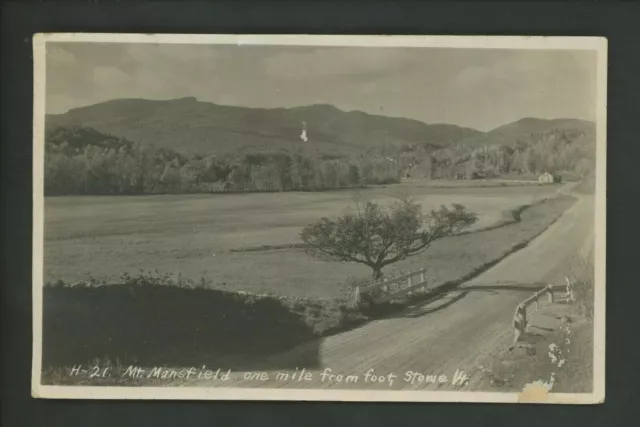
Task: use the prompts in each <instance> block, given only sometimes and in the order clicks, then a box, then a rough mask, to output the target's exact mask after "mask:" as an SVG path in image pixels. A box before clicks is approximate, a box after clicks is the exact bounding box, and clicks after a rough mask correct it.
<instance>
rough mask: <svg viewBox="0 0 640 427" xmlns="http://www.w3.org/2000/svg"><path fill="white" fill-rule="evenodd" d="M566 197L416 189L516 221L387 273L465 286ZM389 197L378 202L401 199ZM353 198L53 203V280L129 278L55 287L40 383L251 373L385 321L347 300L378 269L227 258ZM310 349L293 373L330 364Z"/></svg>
mask: <svg viewBox="0 0 640 427" xmlns="http://www.w3.org/2000/svg"><path fill="white" fill-rule="evenodd" d="M556 188H557V187H556V186H545V187H539V186H528V187H502V186H500V187H495V188H489V187H486V188H463V187H460V188H455V189H453V188H447V189H439V188H433V187H428V186H423V187H420V186H418V185H415V184H414V185H407V186H405V190H407V191H408V192H411V193H412V194H413V195H414V196H416V197H418V198H420V200H422V201H423V205H424V207H425V208H430V207H436V205H437V204H440V203H453V202H457V203H464V204H466V205H467V206H469V207H470V208H472V209H474V210H476V211H478V213H479V214H480V217H481V223H480V224H479V225H477V226H476V227H480V228H486V227H491V226H493V225H495V224H496V223H501V222H504V221H505V218H507V217H508V216H509V215H511V222H510V223H508V224H506V225H504V226H500V227H493V228H490V229H486V230H479V231H478V230H477V231H475V232H471V233H466V234H462V235H458V236H453V237H449V238H446V239H442V240H439V241H436V242H435V243H434V245H433V246H432V248H431V249H430V250H429V251H428V252H427V253H425V254H423V255H419V256H415V257H411V258H409V259H407V260H405V261H402V262H400V263H398V264H397V265H396V266H393V267H394V268H391V269H389V270H387V273H393V272H399V271H408V270H416V269H418V268H421V267H425V266H426V267H427V268H428V271H427V274H426V275H427V279H428V280H429V282H430V284H431V285H440V284H443V283H447V284H449V285H451V286H454V285H455V283H457V282H459V281H460V280H461V279H464V278H465V277H470V276H472V275H473V274H475V273H477V272H479V271H482V270H483V269H484V268H486V267H488V266H490V265H492V264H494V263H496V262H497V261H499V260H500V259H502V258H503V257H504V256H506V255H508V254H509V253H511V252H513V251H514V250H516V249H518V248H520V247H522V246H523V245H525V244H526V243H527V242H528V241H530V240H531V239H532V238H534V237H535V236H537V235H538V234H540V233H541V232H543V231H544V230H545V229H546V228H547V227H548V226H549V225H550V224H551V223H553V222H554V221H555V220H556V219H557V218H559V217H560V216H561V215H562V213H563V212H564V210H565V209H567V208H568V207H569V206H570V205H571V204H572V203H573V201H574V199H573V198H572V197H569V196H559V197H549V198H547V196H551V195H552V194H553V193H554V191H555V189H556ZM391 190H392V188H390V187H389V188H376V189H371V190H369V191H367V193H368V196H370V197H372V198H377V199H381V200H390V198H389V197H390V195H391ZM396 190H397V187H396ZM352 197H353V195H352V194H350V193H349V192H332V193H316V194H301V193H284V194H283V193H276V194H253V195H214V196H148V197H123V196H120V197H93V198H88V197H64V198H62V197H56V198H49V199H47V200H46V209H47V211H46V214H45V218H46V224H45V230H46V231H45V233H46V238H45V271H46V274H47V276H46V277H45V279H46V280H47V281H49V282H56V281H58V280H62V281H63V282H66V283H71V282H72V280H74V279H78V280H82V279H85V278H86V277H84V275H85V273H87V274H91V275H92V276H94V277H101V278H103V279H105V280H110V283H118V282H119V277H120V274H122V273H124V272H129V273H130V274H131V276H132V277H131V278H129V279H128V280H126V283H124V284H114V285H111V286H97V287H93V286H88V287H87V286H59V285H54V286H46V287H45V288H44V293H43V306H44V310H43V316H44V322H43V327H44V329H43V381H44V382H45V383H51V384H67V383H69V384H85V382H86V381H89V382H88V383H86V384H91V385H108V384H111V382H109V381H111V380H110V379H106V380H104V381H103V380H101V379H95V380H87V379H86V378H84V377H81V376H79V377H78V376H73V375H70V374H69V372H71V370H70V369H71V367H72V366H74V365H76V364H87V363H89V364H91V363H93V364H96V363H97V364H98V365H101V366H113V369H115V370H117V369H121V368H122V369H124V367H126V366H127V364H131V363H136V364H140V365H143V366H155V365H158V364H161V365H164V366H189V365H199V364H205V363H206V364H208V365H210V366H213V365H218V366H227V367H228V368H231V369H236V370H238V369H249V368H251V367H252V366H254V363H255V361H256V358H258V359H261V358H263V357H264V356H265V355H267V354H274V353H277V352H281V351H284V350H286V349H288V348H291V347H293V346H295V345H297V344H299V343H302V342H310V344H309V345H316V344H317V342H318V341H317V340H314V338H318V337H323V336H327V335H330V334H332V333H336V332H339V331H343V330H345V329H348V328H351V327H355V326H357V325H359V324H362V323H363V322H366V321H367V320H369V319H371V318H376V317H377V315H378V314H383V313H382V312H381V313H378V314H376V313H377V312H376V311H375V310H374V311H372V312H369V311H367V310H364V309H362V308H358V307H353V306H351V305H350V304H349V302H348V301H345V300H344V299H343V298H341V297H344V296H347V295H349V293H348V291H349V288H348V284H347V283H348V282H349V278H353V277H363V276H364V277H369V275H370V271H368V270H367V269H366V268H363V267H361V266H360V265H352V264H338V263H330V262H323V261H319V260H316V259H313V258H311V257H309V256H308V255H306V254H305V253H304V251H302V250H301V249H279V250H258V251H244V252H242V251H241V252H230V249H235V248H239V247H247V246H250V245H266V244H272V245H275V244H282V243H284V242H287V241H288V240H287V239H292V240H291V241H295V238H296V235H297V232H298V230H299V228H300V227H302V226H303V225H304V224H306V223H307V222H309V221H313V220H315V219H317V218H319V217H320V216H322V215H338V214H340V213H341V212H342V211H343V210H344V209H346V208H347V207H348V206H349V205H350V204H351V203H352ZM536 202H537V203H536ZM525 204H530V206H529V207H527V208H526V209H523V210H521V212H519V213H517V214H516V216H515V220H514V217H513V211H514V209H516V208H517V207H519V206H522V205H525ZM256 235H258V236H262V239H257V238H256V237H255V236H256ZM213 253H215V256H213ZM140 268H142V269H144V270H145V271H147V270H151V269H158V270H159V271H160V272H167V273H172V274H176V273H181V274H182V275H183V278H184V276H189V275H190V276H192V277H193V278H194V279H195V278H197V277H199V276H202V275H203V274H206V276H207V278H206V279H207V282H206V283H204V282H203V283H201V282H199V281H198V282H196V284H195V286H193V284H192V285H190V286H188V287H178V286H165V284H167V283H169V281H167V282H165V281H164V279H162V277H163V276H162V275H160V280H155V279H157V278H158V276H156V275H153V274H152V275H147V274H146V273H145V275H144V276H142V277H140V278H137V277H136V276H137V274H138V272H139V269H140ZM147 278H151V279H152V280H151V281H148V280H147ZM225 283H226V284H225ZM169 284H170V283H169ZM225 290H227V291H238V290H243V291H248V292H255V293H265V292H266V293H272V294H278V295H276V296H264V295H252V294H243V293H237V292H225ZM425 296H426V297H428V295H425ZM387 308H389V307H387ZM381 309H383V311H384V309H385V307H382V308H381ZM282 330H287V331H288V333H287V334H282ZM313 343H316V344H313ZM307 354H308V356H306V358H305V359H304V360H297V361H296V363H297V365H296V366H297V367H308V368H311V367H317V366H319V364H320V361H319V359H318V357H319V356H318V353H317V352H314V351H310V352H307ZM273 368H274V369H276V368H277V369H285V368H293V367H292V366H273ZM127 384H129V383H128V382H127Z"/></svg>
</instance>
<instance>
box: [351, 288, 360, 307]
mask: <svg viewBox="0 0 640 427" xmlns="http://www.w3.org/2000/svg"><path fill="white" fill-rule="evenodd" d="M353 299H354V303H355V305H356V306H358V305H360V286H356V289H355V292H354V293H353Z"/></svg>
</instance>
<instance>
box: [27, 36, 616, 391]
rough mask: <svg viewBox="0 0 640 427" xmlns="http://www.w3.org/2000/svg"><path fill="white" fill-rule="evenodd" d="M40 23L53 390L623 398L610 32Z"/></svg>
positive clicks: (36, 279) (37, 362) (45, 310)
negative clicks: (609, 227) (613, 367)
mask: <svg viewBox="0 0 640 427" xmlns="http://www.w3.org/2000/svg"><path fill="white" fill-rule="evenodd" d="M33 43H34V48H33V53H34V93H35V95H34V141H33V153H34V163H33V167H34V188H33V202H34V223H33V255H34V258H33V319H34V330H33V350H34V354H33V372H32V393H33V396H34V397H40V398H69V399H170V400H174V399H175V400H181V399H196V400H310V401H314V400H320V401H327V400H328V401H378V402H383V401H405V402H412V401H417V402H418V401H419V402H500V403H518V402H526V403H559V404H595V403H602V402H603V401H604V396H605V390H604V377H605V372H604V357H605V332H604V323H605V322H604V315H605V286H606V285H605V249H606V248H605V241H606V229H605V223H606V221H605V211H606V194H605V188H606V181H605V180H606V170H605V166H606V96H607V92H606V89H607V87H606V86H607V85H606V82H607V80H606V72H607V41H606V39H603V38H598V37H515V36H340V35H323V36H320V35H184V34H183V35H180V34H173V35H171V34H90V33H82V34H72V33H50V34H37V35H35V36H34V39H33Z"/></svg>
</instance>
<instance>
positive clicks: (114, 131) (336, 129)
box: [46, 96, 595, 155]
mask: <svg viewBox="0 0 640 427" xmlns="http://www.w3.org/2000/svg"><path fill="white" fill-rule="evenodd" d="M46 123H47V128H48V129H49V128H52V127H58V126H77V127H90V128H94V129H96V130H98V131H100V132H103V133H106V134H109V135H113V136H116V137H121V138H125V139H128V140H131V141H135V142H141V143H145V144H146V143H149V144H154V145H156V146H158V147H159V148H170V149H173V150H176V151H182V152H185V153H200V154H205V153H211V152H233V151H240V152H242V151H245V152H250V151H290V150H303V151H306V152H310V153H316V154H322V153H334V154H339V155H352V154H357V153H361V152H363V151H368V150H375V149H381V148H383V147H388V146H394V147H396V148H402V147H407V146H413V147H415V146H429V147H432V148H434V149H435V148H438V147H441V148H442V147H446V146H449V145H453V144H458V143H463V144H469V145H481V144H492V143H498V144H512V143H514V141H515V140H517V139H518V138H519V137H521V136H523V135H527V134H530V133H536V132H538V131H542V132H544V131H545V130H549V129H553V128H560V129H573V128H575V129H578V130H586V131H590V130H591V129H592V128H593V129H594V128H595V125H594V124H593V123H592V122H588V121H584V120H579V119H564V118H561V119H540V118H533V117H524V118H522V119H520V120H517V121H515V122H512V123H507V124H505V125H502V126H499V127H497V128H495V129H493V130H491V131H488V132H482V131H479V130H477V129H473V128H469V127H463V126H458V125H455V124H448V123H432V124H427V123H424V122H422V121H419V120H416V119H409V118H402V117H390V116H385V115H378V114H371V113H367V112H364V111H360V110H352V111H345V110H342V109H340V108H338V107H336V106H334V105H331V104H311V105H303V106H295V107H288V108H284V107H280V108H254V107H240V106H228V105H220V104H216V103H212V102H204V101H199V100H198V99H197V98H195V97H192V96H189V97H182V98H176V99H170V100H150V99H144V98H121V99H114V100H109V101H105V102H101V103H97V104H93V105H88V106H83V107H78V108H73V109H70V110H69V111H67V112H66V113H62V114H47V115H46ZM303 131H305V136H306V138H307V139H308V141H304V138H302V133H303Z"/></svg>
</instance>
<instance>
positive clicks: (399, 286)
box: [354, 268, 427, 304]
mask: <svg viewBox="0 0 640 427" xmlns="http://www.w3.org/2000/svg"><path fill="white" fill-rule="evenodd" d="M426 272H427V269H426V268H422V269H420V270H417V271H413V272H411V273H407V274H403V275H402V276H398V277H394V278H392V279H387V280H384V281H382V282H379V283H373V284H371V285H369V286H362V287H361V286H357V287H356V289H355V296H354V298H355V303H356V304H360V303H362V301H363V300H364V299H365V298H366V296H365V295H369V296H370V297H371V298H370V299H372V300H375V302H378V303H381V302H387V301H391V300H392V299H395V298H398V297H401V296H404V295H411V294H412V293H413V292H415V291H417V290H421V291H423V292H424V291H426V290H427V279H426V278H425V275H424V274H425V273H426Z"/></svg>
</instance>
